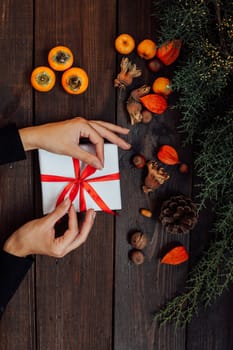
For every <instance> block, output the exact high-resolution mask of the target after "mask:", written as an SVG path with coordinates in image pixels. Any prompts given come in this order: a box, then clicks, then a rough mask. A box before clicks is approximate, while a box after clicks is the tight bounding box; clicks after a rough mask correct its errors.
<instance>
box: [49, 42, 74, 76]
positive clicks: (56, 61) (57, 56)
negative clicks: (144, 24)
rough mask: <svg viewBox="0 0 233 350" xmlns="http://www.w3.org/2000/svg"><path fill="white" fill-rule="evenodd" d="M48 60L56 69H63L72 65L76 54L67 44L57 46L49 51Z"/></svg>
mask: <svg viewBox="0 0 233 350" xmlns="http://www.w3.org/2000/svg"><path fill="white" fill-rule="evenodd" d="M48 62H49V65H50V67H51V68H53V69H54V70H56V71H63V70H66V69H68V68H70V67H71V66H72V64H73V62H74V55H73V53H72V51H71V50H70V49H69V48H68V47H66V46H55V47H53V48H52V49H51V50H50V51H49V54H48Z"/></svg>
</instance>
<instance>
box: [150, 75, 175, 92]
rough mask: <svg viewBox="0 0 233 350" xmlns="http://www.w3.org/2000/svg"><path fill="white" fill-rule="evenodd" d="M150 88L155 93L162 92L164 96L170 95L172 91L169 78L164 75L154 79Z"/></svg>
mask: <svg viewBox="0 0 233 350" xmlns="http://www.w3.org/2000/svg"><path fill="white" fill-rule="evenodd" d="M152 90H153V91H154V92H155V93H157V94H162V95H165V96H168V95H170V93H171V92H172V87H171V80H170V79H168V78H166V77H159V78H157V79H155V81H154V82H153V84H152Z"/></svg>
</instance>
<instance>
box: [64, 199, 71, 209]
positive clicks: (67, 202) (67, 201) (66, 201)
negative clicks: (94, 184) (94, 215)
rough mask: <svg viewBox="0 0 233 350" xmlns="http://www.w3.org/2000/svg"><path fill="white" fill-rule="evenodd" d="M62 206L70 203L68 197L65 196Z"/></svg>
mask: <svg viewBox="0 0 233 350" xmlns="http://www.w3.org/2000/svg"><path fill="white" fill-rule="evenodd" d="M63 204H64V206H65V207H66V206H68V204H70V199H69V198H66V199H65V200H64V202H63Z"/></svg>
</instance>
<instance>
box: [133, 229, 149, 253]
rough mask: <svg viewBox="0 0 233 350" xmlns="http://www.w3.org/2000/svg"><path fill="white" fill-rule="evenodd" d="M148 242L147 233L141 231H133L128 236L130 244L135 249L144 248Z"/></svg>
mask: <svg viewBox="0 0 233 350" xmlns="http://www.w3.org/2000/svg"><path fill="white" fill-rule="evenodd" d="M147 243H148V238H147V235H146V234H145V233H143V232H140V231H138V232H134V233H133V234H132V236H131V238H130V244H131V245H132V247H134V248H136V249H144V248H145V247H146V245H147Z"/></svg>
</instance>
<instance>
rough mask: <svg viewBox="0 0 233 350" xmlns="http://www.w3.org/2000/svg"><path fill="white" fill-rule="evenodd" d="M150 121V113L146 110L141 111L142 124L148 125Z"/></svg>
mask: <svg viewBox="0 0 233 350" xmlns="http://www.w3.org/2000/svg"><path fill="white" fill-rule="evenodd" d="M151 120H152V113H151V112H150V111H148V110H147V109H144V110H143V111H142V122H143V123H144V124H148V123H150V122H151Z"/></svg>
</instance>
